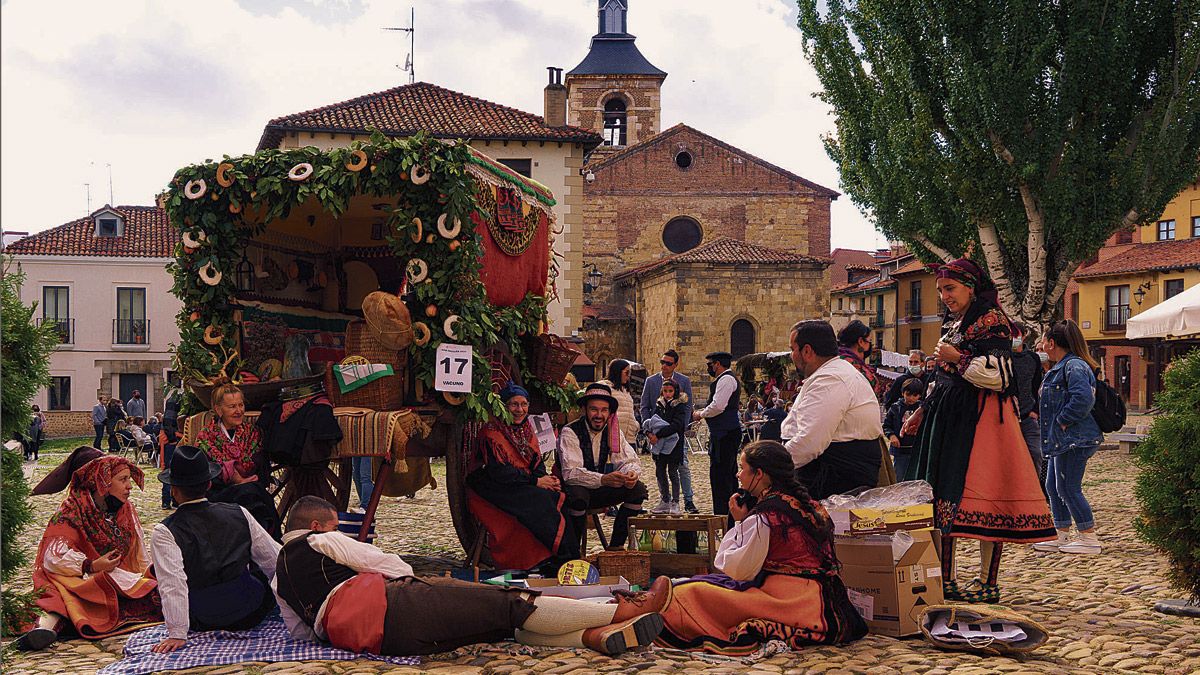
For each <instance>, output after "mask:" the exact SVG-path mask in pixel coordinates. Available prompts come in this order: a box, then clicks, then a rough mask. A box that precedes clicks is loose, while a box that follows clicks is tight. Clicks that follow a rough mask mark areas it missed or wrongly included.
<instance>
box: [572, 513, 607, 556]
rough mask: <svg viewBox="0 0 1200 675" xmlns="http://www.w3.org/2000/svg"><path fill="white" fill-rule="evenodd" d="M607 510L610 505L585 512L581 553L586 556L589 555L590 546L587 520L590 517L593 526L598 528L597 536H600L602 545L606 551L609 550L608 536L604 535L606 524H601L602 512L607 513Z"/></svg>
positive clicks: (580, 544)
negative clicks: (588, 544)
mask: <svg viewBox="0 0 1200 675" xmlns="http://www.w3.org/2000/svg"><path fill="white" fill-rule="evenodd" d="M607 511H608V507H604V508H599V509H588V511H587V512H586V513H584V514H583V517H584V519H585V520H584V523H583V529H582V530H581V531H580V532H579V555H581V556H585V555H587V552H588V547H587V531H588V528H587V520H586V519H587V518H588V517H590V518H591V519H592V527H594V528H596V536H598V537H600V546H602V547H603V548H604V550H606V551H607V550H608V537H605V536H604V526H602V525H601V524H600V514H602V513H605V512H607Z"/></svg>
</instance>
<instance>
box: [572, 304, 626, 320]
mask: <svg viewBox="0 0 1200 675" xmlns="http://www.w3.org/2000/svg"><path fill="white" fill-rule="evenodd" d="M583 316H584V317H590V318H593V319H599V320H601V321H633V315H632V314H630V313H629V310H627V309H625V308H624V307H622V306H620V305H603V304H595V305H584V307H583Z"/></svg>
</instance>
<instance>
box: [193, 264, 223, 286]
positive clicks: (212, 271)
mask: <svg viewBox="0 0 1200 675" xmlns="http://www.w3.org/2000/svg"><path fill="white" fill-rule="evenodd" d="M197 273H198V274H199V275H200V281H203V282H204V283H206V284H208V285H209V286H216V285H217V284H219V283H221V271H220V270H218V269H217V268H215V267H213V264H212V263H204V267H201V268H200V271H199V272H197Z"/></svg>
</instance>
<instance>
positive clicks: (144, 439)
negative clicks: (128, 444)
mask: <svg viewBox="0 0 1200 675" xmlns="http://www.w3.org/2000/svg"><path fill="white" fill-rule="evenodd" d="M143 424H145V420H143V419H142V418H141V417H134V418H133V419H131V420H130V421H129V433H131V434H133V440H134V442H136V443H137V445H138V447H139V448H141V449H142V452H144V453H146V456H147V457H149V456H151V455H152V454H153V453H154V438H153V437H152V436H151V435H150V434H148V433H146V430H145V429H144V428H143V427H142V425H143Z"/></svg>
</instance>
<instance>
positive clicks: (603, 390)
mask: <svg viewBox="0 0 1200 675" xmlns="http://www.w3.org/2000/svg"><path fill="white" fill-rule="evenodd" d="M593 398H596V399H600V400H601V401H608V412H610V413H615V412H617V399H615V398H613V395H612V388H611V387H609V386H608V385H607V384H600V383H599V382H593V383H592V384H589V385H588V387H587V389H586V390H585V391H584V392H583V393H582V394H580V396H579V398H578V399H576V400H575V405H578V406H579V407H580V408H582V407H583V406H585V405H587V402H588V401H589V400H591V399H593Z"/></svg>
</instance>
